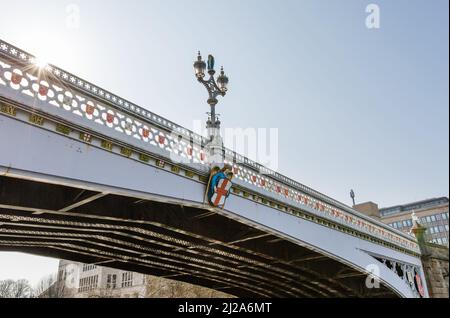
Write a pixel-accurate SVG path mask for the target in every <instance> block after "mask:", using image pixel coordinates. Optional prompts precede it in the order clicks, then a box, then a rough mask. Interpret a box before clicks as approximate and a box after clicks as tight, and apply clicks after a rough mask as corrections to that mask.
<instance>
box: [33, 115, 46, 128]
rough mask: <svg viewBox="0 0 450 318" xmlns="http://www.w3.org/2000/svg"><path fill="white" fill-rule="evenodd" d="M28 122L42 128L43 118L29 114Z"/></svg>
mask: <svg viewBox="0 0 450 318" xmlns="http://www.w3.org/2000/svg"><path fill="white" fill-rule="evenodd" d="M30 122H31V123H33V124H35V125H38V126H42V125H43V124H44V117H41V116H38V115H36V114H31V115H30Z"/></svg>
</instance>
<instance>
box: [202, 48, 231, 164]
mask: <svg viewBox="0 0 450 318" xmlns="http://www.w3.org/2000/svg"><path fill="white" fill-rule="evenodd" d="M206 68H207V69H208V74H209V79H208V80H205V79H204V77H205V70H206ZM194 70H195V76H196V77H197V80H198V81H199V82H200V83H202V84H203V85H204V86H205V87H206V90H207V91H208V94H209V98H208V100H207V103H208V104H209V106H210V107H211V112H210V113H209V115H210V117H209V118H208V121H207V122H206V128H207V129H208V135H209V138H210V143H209V145H208V146H209V147H210V150H211V152H212V153H211V155H213V156H214V155H217V154H219V152H218V151H219V149H220V150H221V149H222V145H223V143H222V138H221V137H220V121H219V119H218V118H217V116H216V105H217V103H218V102H219V101H218V100H217V97H218V96H225V95H226V93H227V90H228V88H227V86H228V77H227V76H226V75H225V72H224V71H223V67H222V68H221V71H220V75H219V76H218V77H217V80H216V79H215V78H214V74H216V71H215V70H214V57H213V56H212V55H209V56H208V65H206V63H205V62H204V61H203V60H202V56H201V54H200V52H198V57H197V61H195V63H194Z"/></svg>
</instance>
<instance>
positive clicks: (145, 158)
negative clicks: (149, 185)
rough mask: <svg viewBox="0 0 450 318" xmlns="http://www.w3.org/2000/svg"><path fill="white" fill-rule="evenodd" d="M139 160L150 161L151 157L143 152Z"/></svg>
mask: <svg viewBox="0 0 450 318" xmlns="http://www.w3.org/2000/svg"><path fill="white" fill-rule="evenodd" d="M139 160H140V161H143V162H149V161H150V157H149V156H147V155H144V154H142V153H141V154H139Z"/></svg>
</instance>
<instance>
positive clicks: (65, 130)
mask: <svg viewBox="0 0 450 318" xmlns="http://www.w3.org/2000/svg"><path fill="white" fill-rule="evenodd" d="M56 131H57V132H59V133H61V134H64V135H68V134H70V132H71V131H72V129H70V127H67V126H64V125H62V124H56Z"/></svg>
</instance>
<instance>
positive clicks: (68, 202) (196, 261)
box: [0, 172, 397, 297]
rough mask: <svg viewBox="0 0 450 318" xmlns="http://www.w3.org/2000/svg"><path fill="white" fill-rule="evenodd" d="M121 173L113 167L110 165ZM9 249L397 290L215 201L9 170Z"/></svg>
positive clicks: (222, 275)
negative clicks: (212, 204)
mask: <svg viewBox="0 0 450 318" xmlns="http://www.w3.org/2000/svg"><path fill="white" fill-rule="evenodd" d="M111 173H114V172H111ZM0 250H1V251H19V252H25V253H31V254H37V255H43V256H49V257H55V258H62V259H67V260H73V261H78V262H83V263H92V264H98V265H101V266H107V267H112V268H118V269H123V270H128V271H135V272H140V273H145V274H150V275H155V276H160V277H165V278H170V279H174V280H178V281H184V282H188V283H192V284H196V285H201V286H205V287H208V288H212V289H215V290H220V291H223V292H225V293H228V294H231V295H235V296H238V297H396V296H397V295H396V294H394V293H393V292H392V291H391V290H389V289H388V288H386V287H385V286H383V285H382V286H381V288H376V289H368V288H366V287H365V280H366V275H365V274H364V273H361V272H359V271H357V270H355V269H353V268H351V267H349V266H347V265H345V264H343V263H340V262H338V261H336V260H334V259H331V258H330V257H328V256H324V255H322V254H320V253H317V252H315V251H313V250H311V249H309V248H306V247H302V246H299V245H298V244H295V243H293V242H290V241H288V240H286V239H284V238H280V237H277V236H275V235H273V234H270V233H267V232H265V231H264V230H260V229H255V228H254V227H251V226H250V225H247V224H243V223H240V222H237V221H236V220H233V219H230V218H227V217H225V216H222V215H219V214H217V213H214V212H211V211H209V210H202V209H199V208H192V207H186V206H181V205H176V204H169V203H161V202H154V201H149V200H141V199H136V198H133V197H127V196H119V195H114V194H108V193H101V192H95V191H90V190H84V189H79V188H73V187H68V186H64V185H57V184H49V183H42V182H37V181H31V180H25V179H16V178H11V177H5V176H2V177H0Z"/></svg>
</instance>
